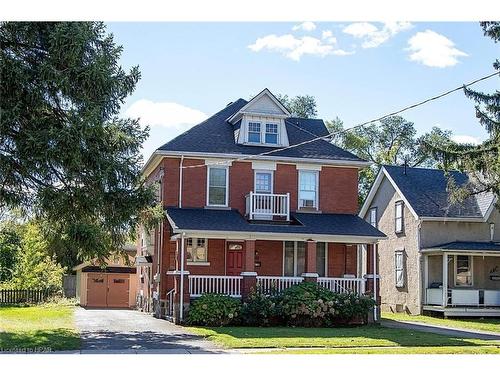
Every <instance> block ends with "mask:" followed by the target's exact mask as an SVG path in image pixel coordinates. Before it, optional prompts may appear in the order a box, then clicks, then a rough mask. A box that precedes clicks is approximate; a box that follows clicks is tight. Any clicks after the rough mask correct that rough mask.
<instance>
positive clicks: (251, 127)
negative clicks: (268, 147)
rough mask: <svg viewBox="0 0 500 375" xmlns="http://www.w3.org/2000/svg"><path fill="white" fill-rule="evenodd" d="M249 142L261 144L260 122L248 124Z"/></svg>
mask: <svg viewBox="0 0 500 375" xmlns="http://www.w3.org/2000/svg"><path fill="white" fill-rule="evenodd" d="M248 142H252V143H260V122H249V123H248Z"/></svg>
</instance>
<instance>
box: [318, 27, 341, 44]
mask: <svg viewBox="0 0 500 375" xmlns="http://www.w3.org/2000/svg"><path fill="white" fill-rule="evenodd" d="M321 39H323V40H324V41H325V43H329V44H336V43H337V38H335V37H334V36H333V33H332V31H331V30H324V31H323V32H322V33H321Z"/></svg>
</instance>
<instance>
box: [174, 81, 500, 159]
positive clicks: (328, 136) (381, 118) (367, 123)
mask: <svg viewBox="0 0 500 375" xmlns="http://www.w3.org/2000/svg"><path fill="white" fill-rule="evenodd" d="M494 76H500V73H499V72H495V73H491V74H488V75H486V76H484V77H481V78H478V79H475V80H473V81H471V82H469V83H466V84H464V85H462V86H458V87H456V88H454V89H451V90H448V91H445V92H443V93H441V94H439V95H436V96H432V97H430V98H428V99H425V100H422V101H420V102H417V103H415V104H411V105H409V106H406V107H403V108H401V109H399V110H397V111H394V112H391V113H388V114H386V115H383V116H380V117H378V118H375V119H372V120H369V121H365V122H363V123H361V124H358V125H355V126H352V127H350V128H345V129H342V130H337V131H334V132H329V133H328V134H327V135H323V136H316V134H313V133H311V132H309V131H308V130H307V129H303V128H301V127H298V126H297V127H298V128H299V129H301V130H304V131H306V132H307V133H310V134H312V135H314V136H315V137H314V138H311V139H308V140H306V141H303V142H300V143H296V144H293V145H289V146H285V147H280V148H276V149H273V150H269V151H265V152H261V153H259V154H254V155H245V156H242V157H241V158H236V159H232V160H231V162H234V161H243V160H247V159H253V158H255V157H259V156H266V155H270V154H273V153H275V152H280V151H284V150H289V149H291V148H295V147H299V146H303V145H306V144H309V143H313V142H316V141H319V140H327V139H329V138H331V137H332V136H334V135H337V134H340V133H343V132H348V131H351V130H354V129H358V128H362V127H364V126H366V125H369V124H372V123H374V122H377V121H381V120H384V119H386V118H387V117H391V116H395V115H397V114H399V113H403V112H406V111H408V110H410V109H413V108H416V107H419V106H421V105H424V104H427V103H429V102H432V101H434V100H438V99H440V98H442V97H444V96H447V95H450V94H452V93H454V92H455V91H459V90H463V89H464V88H466V87H469V86H472V85H475V84H476V83H478V82H481V81H485V80H487V79H489V78H491V77H494ZM292 125H294V124H292ZM294 126H295V125H294ZM213 165H226V162H215V163H211V164H210V166H213ZM205 166H206V165H205V164H196V165H186V166H182V167H181V168H182V169H189V168H200V167H205Z"/></svg>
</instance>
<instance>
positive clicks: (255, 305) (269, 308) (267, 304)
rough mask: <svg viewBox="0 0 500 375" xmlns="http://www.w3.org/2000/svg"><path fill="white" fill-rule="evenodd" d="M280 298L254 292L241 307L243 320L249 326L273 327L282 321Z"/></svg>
mask: <svg viewBox="0 0 500 375" xmlns="http://www.w3.org/2000/svg"><path fill="white" fill-rule="evenodd" d="M280 315H281V314H280V310H279V297H277V296H275V295H266V294H264V293H261V292H259V291H253V292H252V293H250V295H249V296H248V298H247V299H246V301H245V302H243V305H242V307H241V320H242V322H243V323H244V324H245V325H249V326H272V325H278V324H279V323H280V321H281V316H280Z"/></svg>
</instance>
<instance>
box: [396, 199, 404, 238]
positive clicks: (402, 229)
mask: <svg viewBox="0 0 500 375" xmlns="http://www.w3.org/2000/svg"><path fill="white" fill-rule="evenodd" d="M398 205H401V230H398V227H397V218H398V217H397V216H396V215H397V212H398V210H397V207H398ZM404 231H405V206H404V202H403V201H402V200H398V201H396V202H394V232H395V233H397V234H401V233H404Z"/></svg>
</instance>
